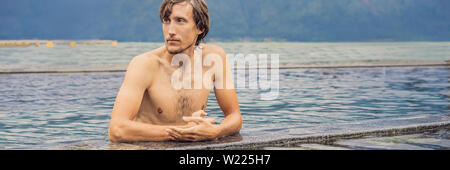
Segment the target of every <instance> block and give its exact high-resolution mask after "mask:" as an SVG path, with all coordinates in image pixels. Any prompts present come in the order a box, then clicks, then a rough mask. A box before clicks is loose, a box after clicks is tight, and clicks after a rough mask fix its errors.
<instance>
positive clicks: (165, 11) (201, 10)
mask: <svg viewBox="0 0 450 170" xmlns="http://www.w3.org/2000/svg"><path fill="white" fill-rule="evenodd" d="M182 2H187V3H189V4H191V5H192V7H193V10H192V12H193V14H194V22H195V24H196V26H197V28H198V29H199V30H201V31H203V33H201V34H200V35H198V37H197V41H196V42H195V45H199V44H200V42H201V41H202V40H203V39H204V38H205V37H206V35H207V34H208V31H209V13H208V4H206V2H205V0H164V1H163V2H162V4H161V7H160V8H159V18H160V20H161V22H163V21H164V20H167V19H168V18H169V16H170V14H171V13H172V7H173V6H174V5H175V4H178V3H182Z"/></svg>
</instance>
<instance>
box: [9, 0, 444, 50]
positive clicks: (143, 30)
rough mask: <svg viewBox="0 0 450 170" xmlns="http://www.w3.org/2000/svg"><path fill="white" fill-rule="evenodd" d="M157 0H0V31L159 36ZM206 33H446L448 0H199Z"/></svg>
mask: <svg viewBox="0 0 450 170" xmlns="http://www.w3.org/2000/svg"><path fill="white" fill-rule="evenodd" d="M161 2H162V0H0V39H72V40H79V39H113V40H119V41H162V40H163V36H162V32H161V23H160V21H159V16H158V9H159V6H160V4H161ZM206 2H207V3H208V5H209V8H210V15H211V30H210V34H209V35H208V40H209V41H215V40H218V41H242V40H250V41H263V40H264V39H265V40H273V41H449V40H450V31H449V30H450V1H449V0H206Z"/></svg>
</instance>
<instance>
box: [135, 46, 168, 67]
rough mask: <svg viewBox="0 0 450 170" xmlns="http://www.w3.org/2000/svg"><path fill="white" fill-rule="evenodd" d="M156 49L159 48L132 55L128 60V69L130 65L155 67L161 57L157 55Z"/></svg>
mask: <svg viewBox="0 0 450 170" xmlns="http://www.w3.org/2000/svg"><path fill="white" fill-rule="evenodd" d="M158 50H159V49H155V50H152V51H148V52H145V53H142V54H139V55H137V56H135V57H133V59H131V61H130V64H129V67H128V69H130V67H134V68H136V69H145V70H154V69H157V68H158V67H159V64H160V62H161V58H160V56H159V55H158V54H159V53H158Z"/></svg>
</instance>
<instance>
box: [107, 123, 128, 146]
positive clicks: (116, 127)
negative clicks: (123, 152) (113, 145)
mask: <svg viewBox="0 0 450 170" xmlns="http://www.w3.org/2000/svg"><path fill="white" fill-rule="evenodd" d="M125 134H126V133H125V126H124V125H123V123H111V124H110V125H109V130H108V136H109V140H110V141H111V142H125V141H126V138H125Z"/></svg>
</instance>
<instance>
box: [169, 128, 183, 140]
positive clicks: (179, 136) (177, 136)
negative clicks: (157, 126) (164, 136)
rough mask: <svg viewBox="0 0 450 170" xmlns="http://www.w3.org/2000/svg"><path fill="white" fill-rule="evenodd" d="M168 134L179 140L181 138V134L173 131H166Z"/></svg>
mask: <svg viewBox="0 0 450 170" xmlns="http://www.w3.org/2000/svg"><path fill="white" fill-rule="evenodd" d="M166 132H167V133H168V134H169V135H170V136H171V137H173V138H175V139H179V138H181V134H179V133H178V132H176V131H174V130H171V129H166Z"/></svg>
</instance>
